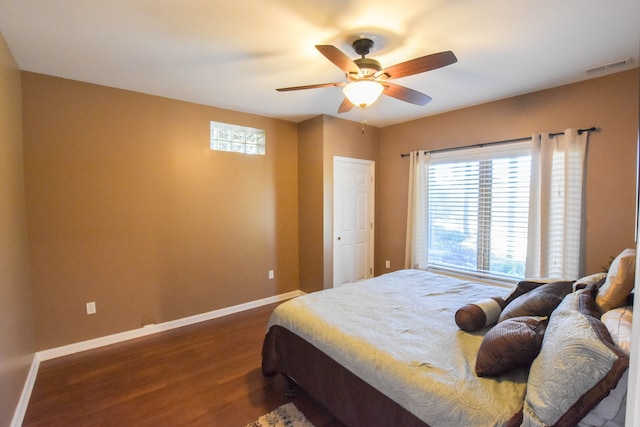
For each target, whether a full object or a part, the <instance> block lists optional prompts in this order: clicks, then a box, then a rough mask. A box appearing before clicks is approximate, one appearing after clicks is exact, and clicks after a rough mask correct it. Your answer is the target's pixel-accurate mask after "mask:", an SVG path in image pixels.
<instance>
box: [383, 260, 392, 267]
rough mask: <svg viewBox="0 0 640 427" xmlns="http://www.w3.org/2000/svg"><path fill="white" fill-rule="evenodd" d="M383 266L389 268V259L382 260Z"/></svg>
mask: <svg viewBox="0 0 640 427" xmlns="http://www.w3.org/2000/svg"><path fill="white" fill-rule="evenodd" d="M384 266H385V267H386V268H391V261H389V260H386V261H385V262H384Z"/></svg>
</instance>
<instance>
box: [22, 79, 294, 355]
mask: <svg viewBox="0 0 640 427" xmlns="http://www.w3.org/2000/svg"><path fill="white" fill-rule="evenodd" d="M22 79H23V104H24V129H25V133H24V145H25V155H24V160H25V175H26V194H27V221H28V230H29V241H30V247H31V251H30V262H31V263H30V271H31V278H32V286H33V301H34V313H35V335H36V346H37V349H38V350H42V349H49V348H53V347H56V346H60V345H65V344H69V343H75V342H79V341H82V340H87V339H91V338H96V337H101V336H105V335H108V334H113V333H117V332H121V331H127V330H131V329H135V328H139V327H141V326H142V325H144V324H148V323H160V322H166V321H170V320H174V319H179V318H183V317H186V316H191V315H195V314H199V313H204V312H208V311H211V310H215V309H219V308H223V307H229V306H233V305H235V304H240V303H244V302H248V301H253V300H257V299H260V298H265V297H269V296H273V295H277V294H281V293H285V292H288V291H293V290H296V289H298V185H297V183H298V178H297V170H298V168H297V157H298V150H297V138H298V135H297V129H296V125H295V124H293V123H290V122H285V121H282V120H276V119H270V118H266V117H260V116H255V115H250V114H243V113H238V112H232V111H228V110H222V109H218V108H212V107H206V106H201V105H195V104H189V103H185V102H179V101H175V100H170V99H166V98H160V97H155V96H150V95H144V94H140V93H134V92H128V91H123V90H117V89H112V88H107V87H102V86H96V85H91V84H85V83H80V82H76V81H70V80H64V79H59V78H54V77H50V76H44V75H39V74H33V73H28V72H24V73H23V74H22ZM210 120H215V121H220V122H226V123H234V124H239V125H245V126H250V127H256V128H261V129H265V130H266V135H267V155H266V156H247V155H240V154H233V153H224V152H213V151H210V150H209V122H210ZM268 270H275V279H274V280H268ZM88 301H95V302H96V305H97V314H95V315H92V316H87V315H86V314H85V303H86V302H88Z"/></svg>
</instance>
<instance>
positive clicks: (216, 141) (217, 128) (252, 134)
mask: <svg viewBox="0 0 640 427" xmlns="http://www.w3.org/2000/svg"><path fill="white" fill-rule="evenodd" d="M210 147H211V149H212V150H216V151H230V152H233V153H243V154H260V155H264V154H265V152H266V137H265V133H264V130H262V129H254V128H250V127H245V126H238V125H231V124H227V123H219V122H211V145H210Z"/></svg>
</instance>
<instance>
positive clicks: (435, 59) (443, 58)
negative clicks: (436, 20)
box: [374, 50, 458, 79]
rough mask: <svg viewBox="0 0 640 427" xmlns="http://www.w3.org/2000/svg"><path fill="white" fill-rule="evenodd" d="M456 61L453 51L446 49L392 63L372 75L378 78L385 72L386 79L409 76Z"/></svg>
mask: <svg viewBox="0 0 640 427" xmlns="http://www.w3.org/2000/svg"><path fill="white" fill-rule="evenodd" d="M456 62H458V58H456V56H455V55H454V54H453V52H451V51H450V50H448V51H446V52H440V53H434V54H431V55H426V56H421V57H420V58H414V59H410V60H408V61H405V62H401V63H399V64H396V65H392V66H390V67H388V68H385V69H383V70H380V71H378V72H377V73H376V74H375V75H374V77H376V78H378V77H380V76H383V75H385V74H386V75H387V79H397V78H400V77H405V76H411V75H413V74H419V73H424V72H425V71H431V70H435V69H436V68H441V67H445V66H447V65H451V64H454V63H456Z"/></svg>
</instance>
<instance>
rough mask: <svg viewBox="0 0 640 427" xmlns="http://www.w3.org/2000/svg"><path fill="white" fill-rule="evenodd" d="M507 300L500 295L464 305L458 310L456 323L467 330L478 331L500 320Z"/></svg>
mask: <svg viewBox="0 0 640 427" xmlns="http://www.w3.org/2000/svg"><path fill="white" fill-rule="evenodd" d="M504 306H505V302H504V300H503V299H502V298H500V297H493V298H487V299H484V300H481V301H478V302H475V303H473V304H466V305H463V306H462V307H460V308H459V309H458V311H456V314H455V320H456V325H458V327H459V328H460V329H462V330H463V331H466V332H473V331H477V330H478V329H481V328H484V327H485V326H489V325H494V324H495V323H496V322H497V321H498V317H499V316H500V312H501V311H502V309H503V308H504Z"/></svg>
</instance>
